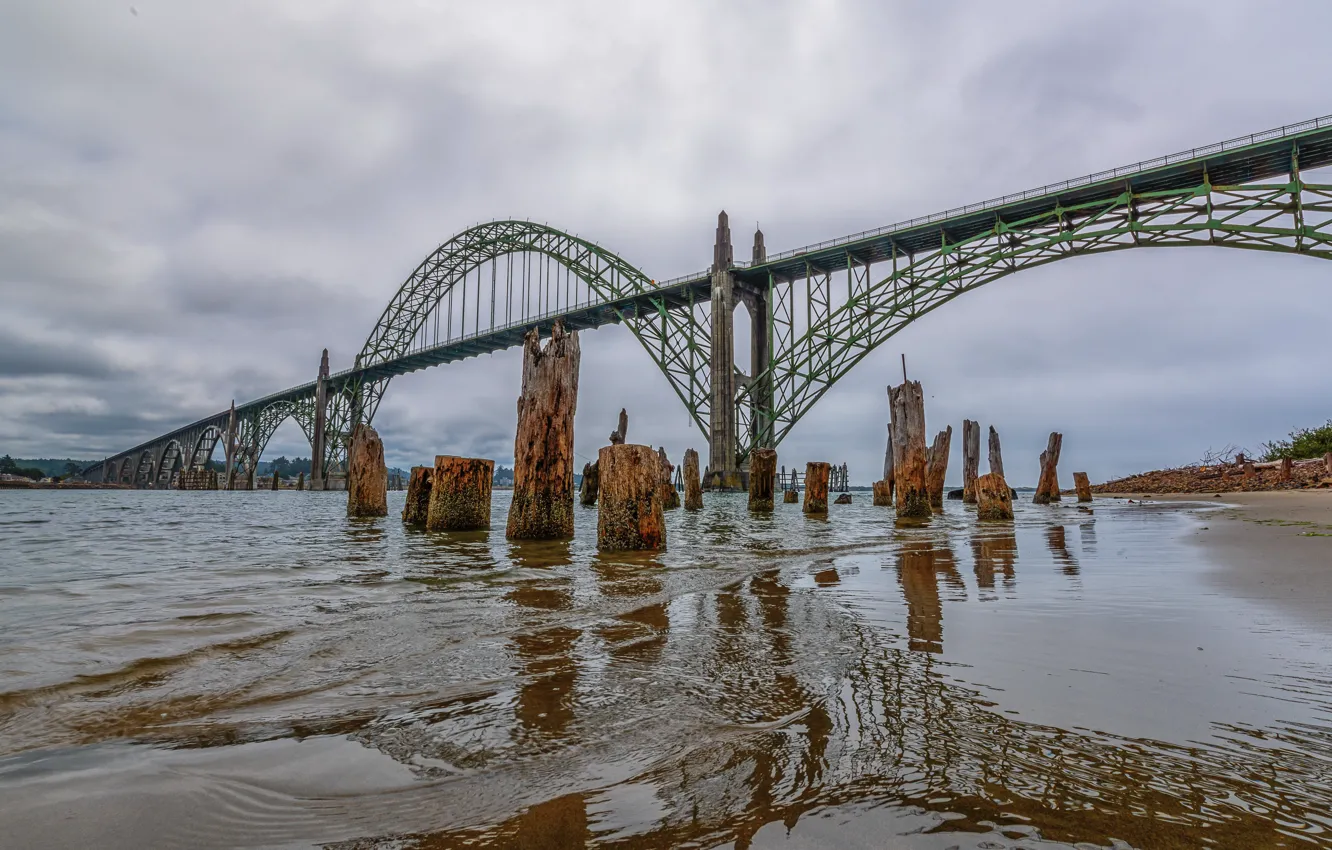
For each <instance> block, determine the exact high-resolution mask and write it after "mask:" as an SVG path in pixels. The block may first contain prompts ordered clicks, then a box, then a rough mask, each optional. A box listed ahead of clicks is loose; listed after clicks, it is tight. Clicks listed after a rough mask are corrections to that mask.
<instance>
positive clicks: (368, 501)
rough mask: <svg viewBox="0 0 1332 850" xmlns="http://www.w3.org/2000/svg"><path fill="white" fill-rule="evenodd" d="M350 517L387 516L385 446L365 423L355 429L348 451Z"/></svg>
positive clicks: (348, 510) (348, 511)
mask: <svg viewBox="0 0 1332 850" xmlns="http://www.w3.org/2000/svg"><path fill="white" fill-rule="evenodd" d="M347 516H349V517H372V516H388V468H387V467H385V466H384V444H383V442H381V441H380V439H379V434H377V433H375V429H374V428H371V427H370V426H369V425H366V424H364V423H362V424H359V425H357V426H356V427H355V428H353V429H352V438H351V447H350V448H349V449H348V450H347Z"/></svg>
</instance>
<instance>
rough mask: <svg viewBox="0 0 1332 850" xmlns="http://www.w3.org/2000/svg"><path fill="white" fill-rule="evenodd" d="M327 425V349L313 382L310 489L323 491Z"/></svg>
mask: <svg viewBox="0 0 1332 850" xmlns="http://www.w3.org/2000/svg"><path fill="white" fill-rule="evenodd" d="M327 423H328V349H327V348H325V349H324V355H323V357H321V358H320V360H319V378H318V379H317V380H316V382H315V410H314V439H313V440H312V441H311V443H310V489H311V490H323V489H324V442H325V440H326V439H327V436H326V435H325V434H324V431H325V429H326V428H327Z"/></svg>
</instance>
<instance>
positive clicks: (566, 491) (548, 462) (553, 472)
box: [505, 321, 580, 540]
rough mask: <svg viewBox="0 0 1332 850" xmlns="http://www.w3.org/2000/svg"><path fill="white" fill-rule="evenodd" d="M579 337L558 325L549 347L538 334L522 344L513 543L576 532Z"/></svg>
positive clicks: (532, 333) (510, 529)
mask: <svg viewBox="0 0 1332 850" xmlns="http://www.w3.org/2000/svg"><path fill="white" fill-rule="evenodd" d="M579 357H580V355H579V349H578V334H577V333H572V334H568V333H565V332H564V323H563V322H560V321H556V322H555V326H554V327H553V328H551V331H550V339H549V340H547V342H546V344H545V346H542V344H541V335H540V333H539V332H538V331H537V329H536V328H533V329H532V330H530V331H528V332H527V337H526V338H525V339H524V340H523V386H522V392H521V393H520V394H519V396H518V432H517V435H516V436H515V437H514V440H513V459H514V463H513V503H512V506H511V507H510V508H509V526H508V529H507V530H506V532H505V535H506V536H507V537H508V538H509V539H510V540H559V539H562V538H565V537H572V536H573V530H574V522H573V506H574V488H573V477H574V410H575V409H576V408H577V407H578V361H579Z"/></svg>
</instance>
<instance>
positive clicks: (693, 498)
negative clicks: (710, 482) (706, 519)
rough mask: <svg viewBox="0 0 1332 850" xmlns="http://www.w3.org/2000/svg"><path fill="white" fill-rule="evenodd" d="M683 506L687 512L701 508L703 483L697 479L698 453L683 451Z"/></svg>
mask: <svg viewBox="0 0 1332 850" xmlns="http://www.w3.org/2000/svg"><path fill="white" fill-rule="evenodd" d="M684 488H685V497H684V506H685V510H687V511H697V510H702V508H703V482H702V481H700V480H699V477H698V452H696V451H694V450H693V449H685V453H684Z"/></svg>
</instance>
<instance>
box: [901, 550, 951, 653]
mask: <svg viewBox="0 0 1332 850" xmlns="http://www.w3.org/2000/svg"><path fill="white" fill-rule="evenodd" d="M939 575H942V576H943V577H944V581H945V582H947V583H948V584H949V585H950V586H952V587H954V588H957V589H960V590H962V591H963V592H964V593H965V591H966V584H965V583H964V582H963V581H962V576H961V574H959V573H958V571H957V562H956V561H955V560H954V559H953V550H952V549H950V548H949V547H948V544H947V542H945V541H934V540H923V541H909V542H903V543H902V544H901V546H900V547H899V548H898V550H897V578H898V581H899V582H901V584H902V594H903V595H904V596H905V597H906V602H907V637H908V639H909V641H910V647H911V649H913V650H916V651H919V652H942V651H943V601H942V600H941V599H940V598H939V583H938V576H939Z"/></svg>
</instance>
